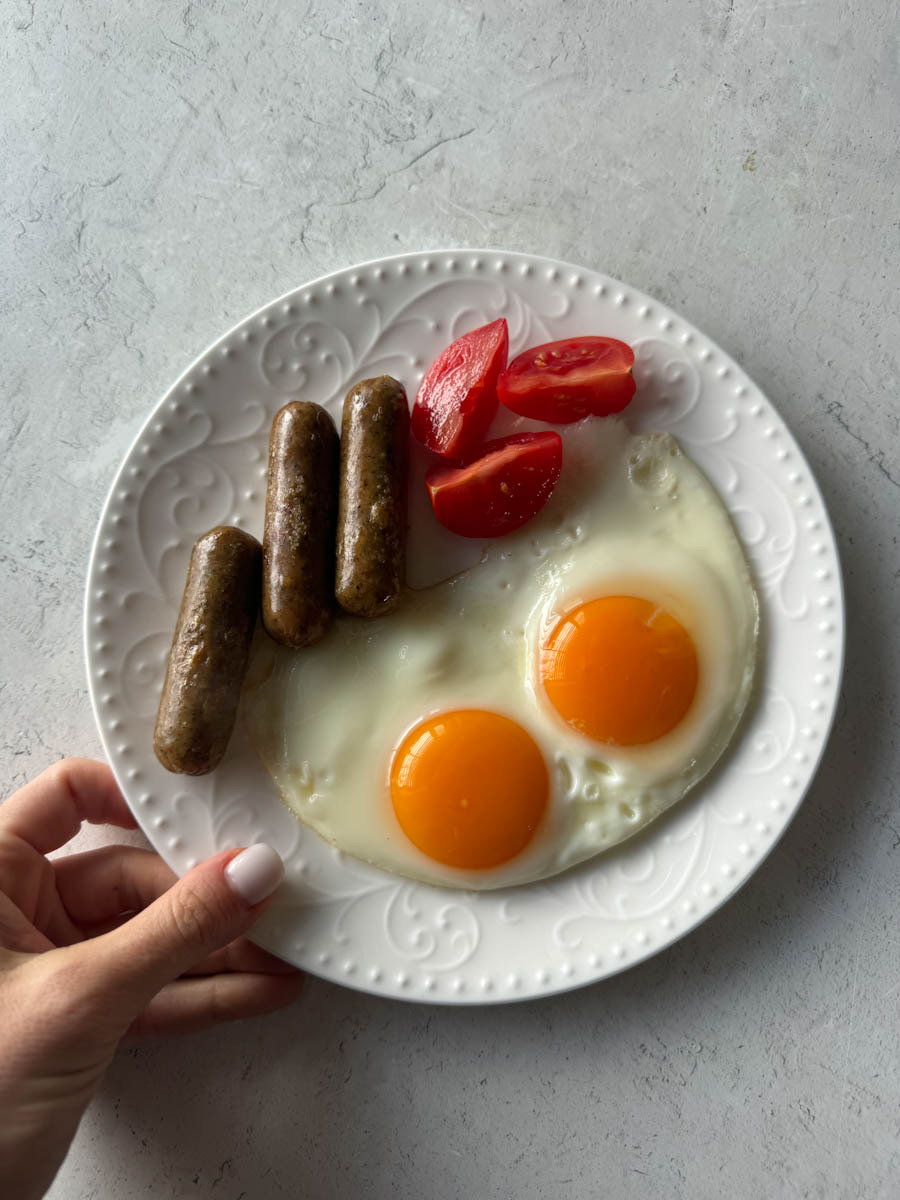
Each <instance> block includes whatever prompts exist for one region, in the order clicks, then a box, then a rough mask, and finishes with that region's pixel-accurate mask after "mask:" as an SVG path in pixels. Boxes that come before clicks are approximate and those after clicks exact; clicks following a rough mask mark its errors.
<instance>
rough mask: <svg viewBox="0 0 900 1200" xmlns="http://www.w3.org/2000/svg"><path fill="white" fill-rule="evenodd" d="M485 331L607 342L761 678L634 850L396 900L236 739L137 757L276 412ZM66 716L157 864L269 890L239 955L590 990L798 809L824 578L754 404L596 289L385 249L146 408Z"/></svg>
mask: <svg viewBox="0 0 900 1200" xmlns="http://www.w3.org/2000/svg"><path fill="white" fill-rule="evenodd" d="M499 316H505V317H506V318H507V321H508V322H509V331H510V355H511V356H512V355H513V354H517V353H518V352H519V351H520V350H522V349H524V348H525V347H527V346H530V345H535V344H537V343H539V342H544V341H549V340H552V339H555V338H561V337H568V336H572V335H575V334H584V333H603V334H608V335H611V336H615V337H619V338H623V339H624V340H626V341H628V342H630V343H632V345H633V346H634V347H635V352H636V356H637V361H636V366H635V376H636V378H637V380H638V384H639V391H638V396H637V398H636V400H635V401H634V403H633V406H632V409H631V410H629V411H630V413H631V419H632V421H633V422H635V423H639V424H640V425H641V426H643V427H645V428H658V429H666V430H670V431H671V432H673V433H674V434H676V435H677V437H678V438H679V440H680V441H681V443H682V445H683V446H684V447H685V449H686V450H687V451H688V453H689V454H690V455H691V456H692V457H693V458H694V459H695V460H696V461H697V462H698V463H699V464H700V465H701V466H702V467H703V468H704V470H705V471H706V472H707V473H708V475H709V476H710V478H711V479H712V481H713V482H714V483H715V485H716V486H717V488H718V490H719V492H720V494H721V495H722V496H723V497H724V499H725V502H726V504H727V505H728V508H729V510H730V512H731V514H732V516H733V518H734V521H735V523H736V525H737V528H738V530H739V532H740V534H741V536H742V538H743V541H744V544H745V546H746V547H747V550H748V552H749V555H750V558H751V561H752V563H753V567H754V569H755V572H756V578H757V582H758V585H759V588H760V592H761V596H762V599H763V619H764V636H763V645H764V653H763V661H762V662H761V663H760V670H759V678H760V680H761V685H760V688H759V694H758V696H757V698H756V702H755V704H754V705H753V707H752V711H751V713H750V714H749V717H748V719H746V720H745V722H744V724H743V725H742V727H741V729H740V730H739V733H738V735H737V738H736V741H735V744H734V745H733V747H732V748H731V750H730V751H729V753H728V755H727V757H726V759H725V761H724V764H723V765H721V766H720V767H719V768H718V769H717V770H716V771H715V772H714V773H713V775H712V776H711V777H709V778H708V779H707V780H706V781H705V782H704V783H703V784H701V785H700V786H699V787H698V788H697V789H696V791H695V792H694V793H692V794H691V795H689V796H688V797H687V799H686V800H684V801H682V802H681V803H680V804H679V805H677V806H676V807H675V809H674V810H673V811H672V812H671V813H670V814H668V815H667V816H666V817H664V818H663V819H661V820H660V821H658V822H657V823H656V824H654V825H652V826H651V827H650V829H649V830H648V831H647V832H646V833H645V834H643V835H641V836H639V837H637V838H636V839H634V841H632V842H630V843H626V844H625V846H624V847H620V848H618V849H614V850H612V851H610V852H608V853H607V854H605V855H603V856H601V857H599V858H597V859H595V860H594V861H592V862H589V863H587V864H585V865H583V866H581V867H579V868H576V869H575V870H573V871H570V872H569V873H567V874H565V875H563V876H560V877H558V878H556V879H553V880H550V881H549V882H546V883H542V884H537V885H532V886H525V887H520V888H513V889H509V890H507V891H499V892H497V891H492V892H487V893H481V894H474V893H468V892H458V891H447V890H442V889H438V888H433V887H428V886H426V885H423V884H417V883H411V882H409V881H407V880H404V879H401V878H399V877H395V876H392V875H389V874H386V873H384V872H381V871H378V870H376V869H374V868H372V867H368V866H366V865H364V864H362V863H360V862H357V861H355V860H353V859H351V858H349V857H347V856H345V855H343V854H341V853H339V852H337V851H335V850H334V849H333V848H331V847H330V846H328V845H326V844H325V843H324V842H323V841H321V840H320V839H319V838H318V837H317V836H316V835H315V834H314V833H313V832H312V831H311V830H308V829H306V828H305V827H303V826H301V825H300V824H299V823H298V822H297V821H296V820H295V819H294V818H293V817H292V816H291V815H290V814H289V813H288V811H287V810H286V809H285V808H284V807H283V806H282V804H281V803H280V801H279V800H278V798H277V795H276V793H275V790H274V788H273V786H272V784H271V782H270V780H269V778H268V776H267V775H266V774H265V772H264V771H263V769H262V767H261V766H260V765H259V763H258V761H257V760H256V758H255V756H254V754H253V752H252V751H251V749H250V747H249V745H248V743H247V741H246V737H245V735H244V734H243V731H242V730H241V729H240V728H239V729H238V730H237V731H236V734H235V736H234V738H233V739H232V744H231V746H230V748H229V751H228V754H227V756H226V758H225V760H224V762H223V763H222V765H221V766H220V767H219V768H218V769H217V770H216V771H215V772H214V773H213V774H212V775H210V776H207V777H205V778H201V779H187V778H180V777H176V776H173V775H170V774H168V773H167V772H166V771H164V770H163V768H162V767H161V766H160V765H159V764H158V763H157V761H156V759H155V757H154V754H153V747H152V737H153V723H154V717H155V713H156V706H157V702H158V697H159V690H160V686H161V683H162V677H163V672H164V667H165V660H166V655H167V653H168V649H169V645H170V642H171V637H172V630H173V628H174V624H175V619H176V615H177V610H178V604H179V600H180V596H181V590H182V587H183V584H184V577H185V571H186V568H187V562H188V558H189V555H190V549H191V545H192V543H193V541H194V539H195V538H196V537H197V536H198V535H199V534H201V533H203V532H204V531H206V530H207V529H209V528H211V527H212V526H213V525H216V524H219V523H223V522H228V523H231V524H236V525H240V526H242V527H244V528H246V529H248V530H250V531H252V532H253V533H255V534H256V535H257V536H259V535H260V534H261V530H262V518H263V505H264V496H265V484H266V480H265V474H266V450H267V443H268V432H269V425H270V422H271V420H272V417H273V416H274V414H275V412H276V411H277V409H278V408H279V407H281V405H282V404H284V403H285V402H286V401H287V400H288V399H290V398H291V397H294V396H297V395H300V394H302V395H303V397H304V398H306V399H311V400H317V401H319V402H320V403H322V404H326V405H328V406H329V407H330V408H331V409H332V411H334V412H335V415H337V411H336V410H338V409H339V406H340V403H341V399H342V397H343V395H344V393H345V391H346V389H347V387H348V386H349V384H350V383H351V382H352V381H354V380H355V379H359V378H364V377H366V376H368V375H373V374H377V373H381V372H388V373H390V374H391V375H394V376H396V377H397V378H398V379H400V380H401V381H402V382H403V383H404V384H405V385H406V388H407V391H408V393H409V394H410V395H414V393H415V390H416V387H417V385H418V381H419V379H420V378H421V376H422V373H423V371H424V370H425V368H426V367H427V365H428V364H429V363H430V361H431V360H432V359H433V358H434V357H435V355H436V354H437V353H438V352H439V351H440V350H441V349H442V348H443V347H444V346H445V345H446V344H447V343H448V342H449V341H450V340H451V339H452V338H454V337H456V336H458V335H459V334H460V333H462V332H464V331H465V330H466V329H468V328H471V327H473V326H475V325H477V324H480V323H482V322H485V321H489V320H494V319H495V318H496V317H499ZM85 640H86V652H87V665H88V678H89V685H90V691H91V699H92V701H93V705H94V711H95V713H96V717H97V723H98V725H99V728H100V735H101V737H102V739H103V744H104V747H105V749H106V753H107V755H108V757H109V761H110V763H111V764H112V767H113V770H114V772H115V774H116V778H117V779H118V781H119V784H120V786H121V788H122V790H123V792H124V793H125V796H126V797H127V799H128V802H129V804H130V805H131V807H132V809H133V810H134V813H135V815H136V816H137V819H138V820H139V822H140V824H141V827H142V828H143V830H144V832H145V833H146V834H147V837H148V838H149V839H150V841H151V842H152V843H153V845H154V846H155V847H156V848H157V850H158V851H159V852H160V854H161V855H162V856H163V857H164V858H165V859H166V860H167V861H168V862H169V863H170V864H171V865H172V866H173V867H174V868H175V869H176V870H177V871H179V872H183V871H185V870H186V869H188V868H189V867H190V866H191V865H192V864H193V863H195V862H197V861H198V860H200V859H202V858H204V857H206V856H207V855H209V854H212V853H214V852H215V851H218V850H222V849H224V848H228V847H233V846H237V845H245V844H247V843H249V842H252V841H256V840H261V839H263V840H266V841H268V842H271V843H272V844H273V845H274V846H276V847H277V848H278V849H279V850H280V852H281V853H282V854H283V855H284V858H285V860H286V863H287V880H286V884H285V887H284V888H283V890H282V892H281V893H280V894H279V897H278V898H277V901H276V903H275V904H274V905H273V907H272V909H270V911H269V913H268V914H267V915H266V916H265V918H264V919H263V921H262V922H261V924H260V926H259V927H258V940H259V941H260V942H261V943H263V944H264V945H266V946H267V947H269V948H270V949H272V950H274V951H275V952H276V953H278V954H280V955H282V956H283V957H284V958H286V959H289V960H290V961H292V962H294V963H296V964H297V965H298V966H301V967H304V968H306V969H307V970H309V971H312V972H314V973H315V974H317V975H321V976H324V977H326V978H329V979H333V980H336V981H338V982H340V983H344V984H347V985H348V986H350V987H356V988H361V989H364V990H367V991H371V992H377V993H379V994H381V995H387V996H396V997H401V998H404V999H410V1000H412V999H415V1000H425V1001H439V1002H451V1003H479V1002H480V1003H483V1002H497V1001H506V1000H516V999H522V998H525V997H528V996H535V995H545V994H548V993H551V992H554V991H561V990H564V989H566V988H572V987H577V986H579V985H582V984H585V983H589V982H592V981H594V980H597V979H602V978H603V977H605V976H607V975H611V974H613V973H615V972H617V971H621V970H623V969H624V968H625V967H628V966H630V965H632V964H634V963H635V962H637V961H639V960H640V959H643V958H646V957H648V956H649V955H651V954H654V953H656V952H657V951H659V950H661V949H662V948H663V947H665V946H668V945H669V944H670V943H671V942H673V941H675V940H676V939H677V938H679V937H681V936H682V935H683V934H684V933H686V932H687V931H688V930H689V929H691V928H693V927H694V926H695V925H697V924H698V923H699V922H700V921H702V920H703V919H704V918H705V917H707V916H709V914H710V913H711V912H713V911H714V910H715V909H716V908H718V907H719V905H720V904H722V903H723V902H724V901H725V900H726V899H727V898H728V897H729V896H730V895H731V894H732V893H733V892H734V891H735V890H736V889H737V888H739V887H740V886H741V884H742V883H743V882H744V881H745V880H746V879H747V877H748V876H749V875H750V874H751V873H752V872H753V871H754V870H755V869H756V868H757V867H758V866H759V864H760V862H761V861H762V860H763V858H765V856H766V855H767V854H768V853H769V851H770V850H771V849H772V847H773V846H774V844H775V843H776V841H777V840H778V838H779V836H780V835H781V833H782V832H783V830H784V828H785V826H786V825H787V823H788V821H789V820H790V819H791V817H792V815H793V814H794V812H795V811H796V809H797V807H798V805H799V804H800V801H801V800H802V798H803V795H804V792H805V791H806V789H807V787H808V785H809V782H810V780H811V778H812V776H813V773H814V771H815V768H816V765H817V763H818V761H819V758H820V756H821V754H822V750H823V748H824V745H825V740H826V738H827V736H828V731H829V728H830V725H831V721H832V717H833V715H834V710H835V706H836V699H837V694H838V686H839V682H840V674H841V666H842V655H843V640H844V617H843V598H842V590H841V577H840V568H839V564H838V559H837V552H836V548H835V543H834V537H833V534H832V530H831V527H830V525H829V521H828V517H827V515H826V512H825V508H824V505H823V502H822V498H821V495H820V493H819V490H818V488H817V487H816V484H815V481H814V479H813V477H812V475H811V473H810V470H809V467H808V466H807V464H806V462H805V460H804V458H803V455H802V454H801V452H800V450H799V449H798V447H797V445H796V443H795V442H794V439H793V438H792V437H791V435H790V433H789V432H788V430H787V429H786V428H785V426H784V423H783V422H782V421H781V419H780V418H779V416H778V414H777V413H776V412H775V410H774V409H773V407H772V405H771V404H770V403H769V402H768V401H767V400H766V398H765V397H764V396H763V395H762V394H761V392H760V391H759V389H758V388H757V387H755V386H754V384H753V383H752V382H751V381H750V380H749V379H748V378H747V376H746V375H745V374H744V373H743V372H742V371H741V369H740V368H739V367H738V366H737V365H736V364H735V363H734V362H733V361H732V360H731V359H730V358H728V356H727V355H725V354H724V353H723V352H722V351H721V350H720V349H719V348H718V347H717V346H715V345H714V344H713V343H712V342H710V341H709V339H708V338H706V337H704V335H703V334H702V333H700V332H699V331H698V330H696V329H694V328H693V327H692V326H691V325H689V324H688V323H687V322H686V321H684V320H682V319H681V318H680V317H678V316H676V315H675V314H674V313H672V312H670V311H669V309H667V308H665V307H664V306H663V305H661V304H659V303H658V302H657V301H655V300H651V299H650V298H649V297H647V296H644V295H642V294H641V293H640V292H636V291H635V290H634V289H633V288H630V287H627V286H626V285H625V284H621V283H617V282H616V281H615V280H613V279H609V278H607V277H606V276H604V275H601V274H598V273H597V272H595V271H591V270H587V269H585V268H581V267H573V266H571V265H568V264H565V263H561V262H555V261H552V260H549V259H545V258H536V257H533V256H531V255H526V254H510V253H503V252H496V251H473V250H449V251H441V252H434V253H421V254H406V255H400V256H397V257H393V258H386V259H382V260H380V261H378V262H372V263H366V264H364V265H362V266H358V267H352V268H350V269H348V270H345V271H339V272H337V273H335V274H333V275H328V276H326V277H325V278H323V279H318V280H316V281H315V282H313V283H309V284H307V285H305V286H304V287H301V288H298V289H297V290H296V291H294V292H291V293H290V294H289V295H287V296H283V297H282V298H281V299H280V300H276V301H274V302H273V303H272V304H270V305H268V306H267V307H266V308H263V309H261V310H260V311H259V312H257V313H255V314H254V315H253V316H251V317H249V318H248V319H247V320H246V321H243V322H242V323H241V324H240V325H238V326H237V327H236V328H235V329H233V330H231V332H230V333H227V334H226V335H225V336H224V337H223V338H222V339H221V340H220V341H219V342H217V343H216V344H215V345H214V346H212V347H211V348H210V349H209V350H207V352H206V353H205V354H203V355H202V356H201V357H200V358H199V359H197V361H196V362H195V363H194V364H193V366H191V367H190V368H189V369H188V371H187V372H186V373H185V374H184V375H183V376H182V377H181V378H180V379H179V380H178V382H177V383H176V384H175V385H174V386H173V388H172V389H171V391H170V392H169V393H168V394H167V395H166V396H165V397H164V398H163V400H162V401H161V402H160V403H159V404H158V405H157V407H156V408H155V410H154V411H153V413H152V414H151V416H150V418H149V420H148V421H147V423H146V425H145V426H144V428H143V429H142V430H141V432H140V434H139V435H138V437H137V440H136V441H135V443H134V445H133V446H132V447H131V449H130V450H129V452H128V454H127V456H126V458H125V461H124V462H123V464H122V466H121V468H120V470H119V473H118V475H117V477H116V480H115V483H114V484H113V487H112V490H111V492H110V494H109V498H108V499H107V502H106V506H105V508H104V510H103V515H102V517H101V519H100V524H99V527H98V530H97V535H96V539H95V542H94V547H93V551H92V555H91V562H90V569H89V575H88V585H87V599H86V613H85Z"/></svg>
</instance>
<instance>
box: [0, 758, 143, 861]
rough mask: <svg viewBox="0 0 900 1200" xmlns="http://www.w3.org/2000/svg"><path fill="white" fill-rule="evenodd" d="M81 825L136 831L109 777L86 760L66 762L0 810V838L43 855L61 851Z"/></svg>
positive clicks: (103, 766) (100, 765)
mask: <svg viewBox="0 0 900 1200" xmlns="http://www.w3.org/2000/svg"><path fill="white" fill-rule="evenodd" d="M82 821H89V822H90V823H91V824H92V825H117V826H118V827H119V828H120V829H136V828H137V822H136V821H135V819H134V817H133V816H132V815H131V813H130V811H129V809H128V805H127V804H126V803H125V800H124V798H123V797H122V793H121V792H120V791H119V789H118V787H117V786H116V781H115V779H114V778H113V773H112V771H111V770H110V769H109V767H108V766H107V765H106V764H105V763H100V762H94V761H93V759H90V758H64V759H63V760H62V762H58V763H55V764H54V765H53V766H52V767H48V768H47V770H46V771H42V772H41V774H40V775H38V777H37V778H36V779H32V781H31V783H26V784H25V786H24V787H23V788H20V789H19V790H18V791H17V792H13V794H12V795H11V796H10V797H9V799H8V800H5V801H4V802H3V803H2V804H0V834H10V835H12V836H13V837H18V838H21V839H22V840H23V841H25V842H28V844H29V845H30V846H33V847H34V849H35V850H38V851H39V852H40V853H41V854H47V853H49V852H50V851H51V850H58V849H59V847H60V846H64V845H65V844H66V842H68V841H70V840H71V839H72V838H73V837H74V836H75V834H76V833H77V832H78V830H79V829H80V828H81V823H82Z"/></svg>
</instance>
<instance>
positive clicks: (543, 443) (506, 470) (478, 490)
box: [425, 432, 562, 538]
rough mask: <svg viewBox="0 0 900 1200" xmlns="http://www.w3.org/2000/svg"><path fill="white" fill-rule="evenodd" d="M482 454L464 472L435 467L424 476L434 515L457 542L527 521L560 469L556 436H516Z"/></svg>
mask: <svg viewBox="0 0 900 1200" xmlns="http://www.w3.org/2000/svg"><path fill="white" fill-rule="evenodd" d="M483 451H484V453H483V455H482V456H481V458H478V459H476V460H475V462H473V463H469V464H468V466H465V467H448V466H444V465H439V466H434V467H432V468H431V470H430V471H429V472H428V474H427V475H426V476H425V484H426V486H427V488H428V494H429V496H430V497H431V507H432V508H433V509H434V515H435V516H436V517H437V519H438V520H439V521H440V523H441V524H442V525H443V526H445V528H447V529H449V530H451V531H452V532H453V533H458V534H460V536H461V537H468V538H489V537H501V536H502V535H503V534H504V533H511V532H512V531H513V530H514V529H518V528H519V526H520V525H524V524H525V522H526V521H530V520H531V518H532V517H533V516H535V515H536V514H537V513H538V512H540V510H541V509H542V508H543V507H544V505H545V504H546V503H547V501H548V500H549V499H550V493H551V492H552V491H553V489H554V487H556V482H557V480H558V479H559V473H560V471H561V469H562V438H561V437H560V436H559V434H558V433H550V432H548V433H517V434H513V436H512V437H505V438H497V439H496V440H494V441H492V442H486V443H485V445H484V446H483Z"/></svg>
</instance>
